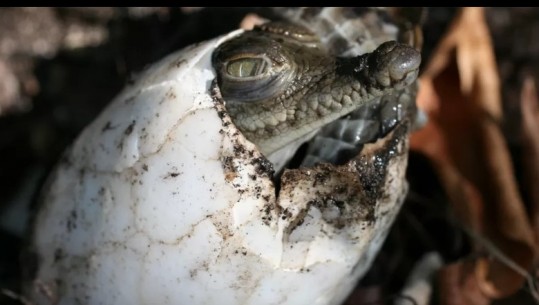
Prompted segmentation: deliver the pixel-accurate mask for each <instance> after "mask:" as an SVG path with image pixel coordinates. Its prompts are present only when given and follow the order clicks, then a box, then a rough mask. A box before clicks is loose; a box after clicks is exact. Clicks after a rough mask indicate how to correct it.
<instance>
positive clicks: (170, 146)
mask: <svg viewBox="0 0 539 305" xmlns="http://www.w3.org/2000/svg"><path fill="white" fill-rule="evenodd" d="M239 33H240V31H236V32H232V33H230V34H228V35H225V36H222V37H219V38H216V39H213V40H210V41H207V42H204V43H201V44H198V45H195V46H192V47H189V48H187V49H184V50H181V51H178V52H176V53H174V54H171V55H170V56H168V57H166V58H165V59H163V60H161V61H160V62H158V63H156V64H155V65H153V66H152V67H150V68H149V69H148V70H147V71H146V72H144V73H143V74H142V75H141V76H140V78H139V79H138V80H137V82H136V83H135V84H133V85H131V86H129V87H127V88H126V89H125V90H124V91H123V92H122V93H120V94H119V95H118V96H117V97H116V98H115V99H114V100H113V101H112V103H111V104H110V105H109V106H108V107H107V108H106V109H105V110H104V111H103V112H102V113H101V115H100V116H99V117H98V118H97V119H96V120H95V121H94V122H93V123H92V124H91V125H89V126H88V127H87V128H86V129H85V130H84V131H83V132H82V134H81V135H80V136H79V137H78V139H77V140H76V141H75V142H74V144H73V146H72V147H71V148H70V150H69V151H68V152H66V154H65V156H64V158H63V159H62V160H61V162H60V163H59V164H58V165H57V169H56V171H55V172H54V174H53V175H51V177H50V178H49V181H48V184H47V186H46V188H45V189H44V193H43V202H42V206H41V210H40V212H39V214H38V215H37V217H36V221H35V224H34V233H33V237H32V240H31V249H32V251H33V252H34V253H35V254H36V256H37V272H36V274H35V277H34V280H33V281H31V282H29V283H27V287H26V294H27V295H29V296H30V298H31V299H32V300H33V301H35V302H36V303H37V304H53V303H54V304H131V305H137V304H163V305H164V304H219V305H228V304H230V305H240V304H245V305H248V304H249V305H266V304H267V305H269V304H276V305H277V304H295V305H301V304H305V305H307V304H321V305H326V304H339V303H340V302H342V301H343V300H344V299H345V298H346V296H347V295H348V293H349V292H350V291H351V289H352V288H353V287H354V285H355V283H356V281H357V280H358V278H359V277H360V276H361V275H362V274H364V273H365V271H366V270H367V268H368V267H369V266H370V263H371V261H372V259H373V257H374V254H375V253H376V251H377V250H378V248H379V247H380V244H381V242H382V241H383V239H384V237H385V235H386V234H387V231H388V228H389V226H390V224H391V222H392V221H393V218H394V216H395V215H396V213H397V211H398V208H399V206H400V204H401V202H402V198H403V197H404V194H405V192H406V187H407V186H406V182H405V181H404V168H405V166H406V147H407V142H406V140H405V137H400V138H395V139H393V140H392V141H393V142H394V145H393V144H392V145H393V146H391V148H390V149H391V150H392V151H391V152H392V153H393V154H394V155H395V158H393V159H391V160H389V161H388V164H387V168H388V174H387V175H386V176H384V178H383V181H382V182H383V185H384V188H383V192H382V193H383V195H384V196H382V197H383V198H381V199H380V200H378V201H376V202H373V201H372V200H371V201H369V203H366V202H367V201H365V200H366V199H365V198H364V197H362V196H363V195H361V193H362V191H361V190H362V189H361V188H362V185H361V181H360V179H359V178H357V177H359V176H361V175H360V174H361V173H359V172H358V167H355V165H354V164H356V163H354V162H360V161H359V159H358V161H352V163H349V164H347V165H344V166H341V167H339V168H338V169H337V167H324V168H322V167H320V168H313V169H301V170H291V171H287V172H285V173H284V175H283V178H282V179H283V181H282V185H281V189H280V192H279V195H278V197H277V198H276V195H275V187H274V185H273V182H272V180H271V177H270V176H271V175H270V174H269V173H268V169H267V168H266V167H267V162H265V158H263V156H262V155H261V154H260V153H259V152H258V150H257V149H256V147H255V146H254V145H253V144H252V143H250V142H249V141H247V140H246V139H245V138H244V137H243V135H242V134H241V133H240V132H239V131H238V130H237V129H236V128H235V126H234V125H233V124H230V118H229V117H228V115H227V114H226V112H225V110H224V108H223V107H224V106H223V104H222V103H220V102H219V101H218V100H217V99H213V98H212V95H211V93H210V87H211V83H212V81H213V79H214V78H215V72H214V71H213V69H212V66H211V55H212V52H213V50H214V48H215V47H216V46H217V45H219V44H220V43H222V42H223V41H225V40H227V39H230V38H231V37H233V36H236V35H238V34H239ZM382 142H383V141H382V140H380V141H379V142H377V143H374V144H372V150H376V149H382V148H380V147H382V146H383V144H384V143H382ZM372 158H375V156H373V157H372ZM364 161H365V162H367V163H369V162H371V160H370V159H369V160H367V159H365V160H364ZM356 165H357V164H356ZM389 168H391V170H389ZM320 175H325V176H324V177H326V178H324V179H325V180H324V179H323V181H321V180H320V177H321V176H320ZM351 177H352V178H351ZM353 177H356V178H353ZM342 187H344V188H345V189H346V191H344V192H340V193H338V194H334V193H335V192H336V191H335V189H337V188H342ZM352 193H353V194H352ZM356 193H357V194H356ZM351 194H352V195H353V196H352V195H351ZM358 194H359V195H358ZM330 197H331V198H336V199H338V202H339V204H340V205H335V204H333V203H334V202H333V201H331V200H333V199H331V200H330V201H328V200H329V199H328V198H330ZM339 198H340V199H339ZM342 198H344V199H342ZM317 200H318V201H317ZM324 200H325V201H324ZM339 200H340V201H339ZM316 202H324V203H323V205H324V206H323V207H321V206H320V205H317V204H315V203H316ZM342 204H344V208H343V209H341V208H340V207H342ZM367 205H370V206H367ZM369 209H370V210H369ZM364 210H365V211H367V210H369V211H370V212H371V214H369V215H368V217H367V216H366V213H367V212H365V213H363V211H364ZM344 213H351V214H346V215H347V217H348V218H347V220H346V221H343V222H342V223H344V226H342V225H335V222H334V221H337V222H338V220H339V219H340V218H342V217H343V215H344ZM354 213H355V214H354ZM350 215H352V216H350ZM354 215H356V216H354Z"/></svg>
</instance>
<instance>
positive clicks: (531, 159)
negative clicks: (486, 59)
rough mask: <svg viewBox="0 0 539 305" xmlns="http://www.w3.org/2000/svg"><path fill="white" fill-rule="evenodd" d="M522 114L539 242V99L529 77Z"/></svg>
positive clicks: (527, 182)
mask: <svg viewBox="0 0 539 305" xmlns="http://www.w3.org/2000/svg"><path fill="white" fill-rule="evenodd" d="M520 107H521V112H522V162H523V165H524V168H523V170H524V180H525V181H524V183H525V188H526V190H527V191H528V196H529V199H530V202H531V216H530V218H531V222H532V225H533V228H534V230H533V231H534V233H535V239H536V241H539V188H538V187H537V181H539V99H538V98H537V90H536V88H535V82H534V80H533V78H532V77H531V76H528V77H527V78H526V80H525V81H524V85H523V86H522V92H521V96H520Z"/></svg>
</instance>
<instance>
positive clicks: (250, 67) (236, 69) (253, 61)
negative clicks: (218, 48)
mask: <svg viewBox="0 0 539 305" xmlns="http://www.w3.org/2000/svg"><path fill="white" fill-rule="evenodd" d="M269 66H270V64H269V63H268V62H267V60H265V59H264V58H257V57H244V58H239V59H235V60H232V61H230V62H229V63H228V64H227V66H226V72H227V73H228V74H229V75H230V76H233V77H238V78H251V77H256V76H259V75H262V74H265V73H266V72H267V71H268V69H269Z"/></svg>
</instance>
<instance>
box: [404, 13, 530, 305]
mask: <svg viewBox="0 0 539 305" xmlns="http://www.w3.org/2000/svg"><path fill="white" fill-rule="evenodd" d="M418 105H419V107H421V108H422V109H424V110H425V111H426V112H427V113H428V115H429V123H428V124H427V125H426V126H425V128H424V129H423V130H420V131H419V132H417V133H416V134H414V135H413V136H412V140H411V148H412V149H415V150H418V151H421V152H423V153H424V154H426V155H427V156H429V158H430V159H431V160H432V162H433V164H434V165H435V166H436V170H437V171H438V174H439V175H440V178H441V180H442V182H443V183H444V187H445V188H446V191H447V193H448V195H449V197H450V200H451V202H452V204H453V206H454V209H455V211H456V213H457V215H458V216H459V217H460V219H461V220H462V221H463V223H464V224H465V226H467V227H468V228H469V229H471V230H473V231H474V232H478V233H479V236H485V240H488V241H491V242H493V243H494V245H495V246H496V247H497V248H498V249H499V250H500V251H501V252H502V253H503V254H504V255H505V256H507V257H508V258H509V259H510V260H511V261H514V262H516V263H517V264H518V265H519V266H520V267H522V268H523V269H525V270H529V268H530V267H531V264H532V261H533V255H534V251H533V247H534V240H533V235H532V229H531V226H530V224H529V221H528V219H527V216H526V213H525V209H524V205H523V203H522V199H521V197H520V194H519V192H518V187H517V183H516V179H515V176H514V172H513V168H512V164H511V159H510V155H509V152H508V149H507V144H506V143H505V139H504V138H503V135H502V133H501V130H500V127H499V124H500V121H501V118H502V111H501V98H500V88H499V77H498V73H497V68H496V62H495V59H494V51H493V47H492V43H491V41H490V36H489V32H488V28H487V25H486V22H485V19H484V12H483V9H482V8H464V9H462V10H461V12H460V14H459V15H458V17H457V18H456V19H455V21H454V23H453V24H452V27H451V29H450V31H449V32H448V34H447V35H446V36H445V37H444V38H443V39H442V41H441V43H440V45H439V47H438V49H437V51H436V52H435V54H434V55H433V58H432V60H431V62H430V63H429V65H428V67H427V69H426V70H425V73H424V74H423V75H422V77H421V87H420V94H419V95H418ZM477 248H478V249H479V248H482V247H481V243H479V242H478V243H477ZM466 270H467V271H463V270H461V271H459V272H472V271H470V270H472V269H466ZM473 270H474V271H473V272H474V273H475V277H476V278H477V285H478V287H480V288H481V291H482V292H483V293H484V294H485V295H486V296H488V297H490V298H499V297H503V296H507V295H509V294H511V293H514V292H515V291H516V290H517V289H519V288H520V287H521V286H522V284H523V281H524V278H523V276H522V275H521V274H519V273H517V272H515V271H514V270H512V269H511V268H509V267H508V266H507V265H506V264H505V262H502V261H500V260H499V255H498V258H493V259H488V258H486V257H485V258H482V259H480V260H479V261H478V262H477V263H476V264H475V267H474V268H473ZM463 276H465V277H466V278H469V277H470V276H471V274H468V275H463ZM463 283H464V282H463ZM468 304H476V303H468ZM477 304H482V303H477Z"/></svg>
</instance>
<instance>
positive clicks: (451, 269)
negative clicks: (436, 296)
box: [438, 261, 490, 305]
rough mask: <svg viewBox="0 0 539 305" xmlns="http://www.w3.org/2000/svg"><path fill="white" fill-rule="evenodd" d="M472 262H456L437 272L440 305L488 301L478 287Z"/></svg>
mask: <svg viewBox="0 0 539 305" xmlns="http://www.w3.org/2000/svg"><path fill="white" fill-rule="evenodd" d="M473 265H474V264H473V262H466V261H464V262H458V263H454V264H451V265H448V266H446V267H444V268H443V269H442V270H441V271H440V272H439V273H438V282H439V285H440V299H441V304H442V305H486V304H489V303H490V299H489V298H487V297H486V296H485V295H484V294H483V293H482V292H481V289H480V288H479V285H478V281H477V279H476V278H475V276H474V273H473Z"/></svg>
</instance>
